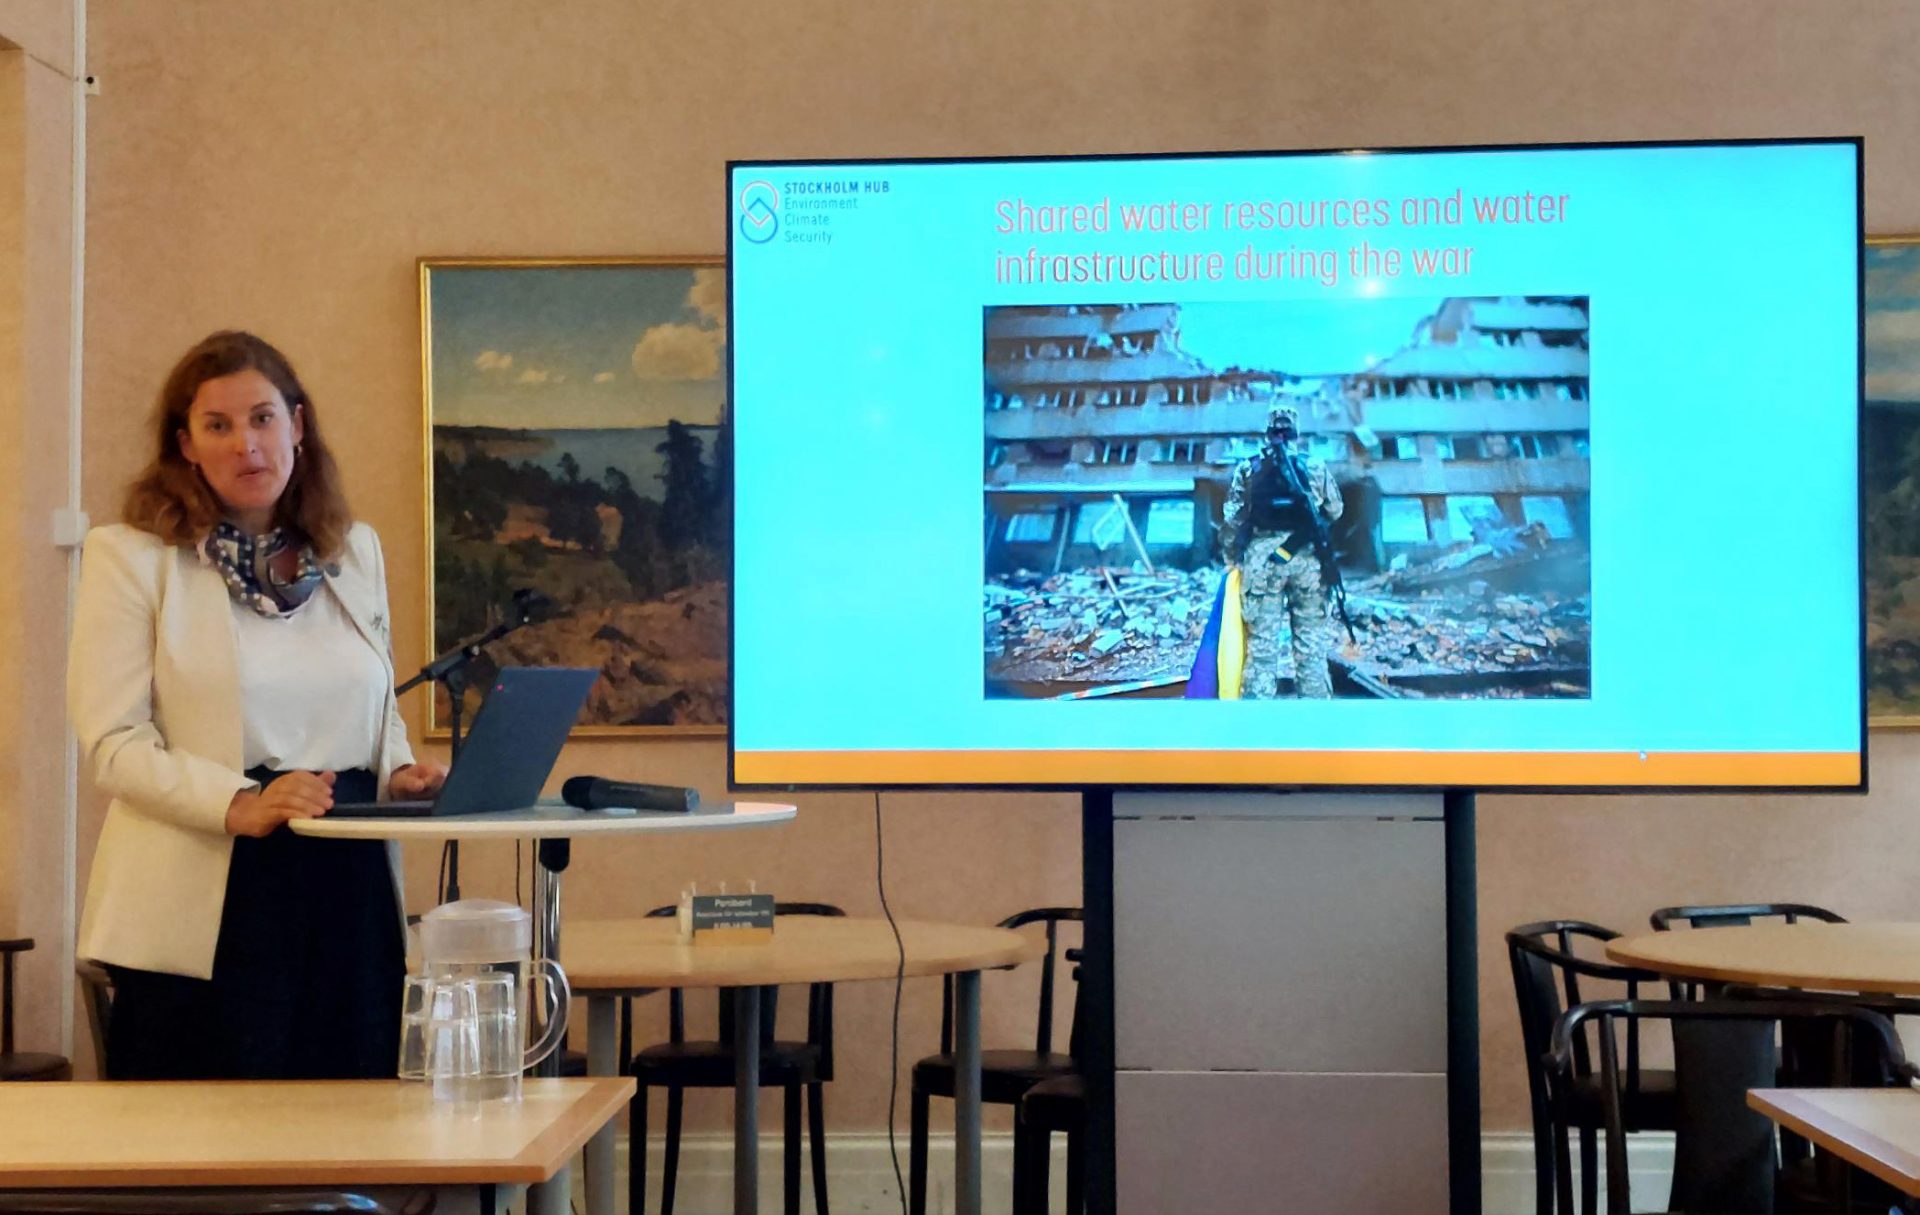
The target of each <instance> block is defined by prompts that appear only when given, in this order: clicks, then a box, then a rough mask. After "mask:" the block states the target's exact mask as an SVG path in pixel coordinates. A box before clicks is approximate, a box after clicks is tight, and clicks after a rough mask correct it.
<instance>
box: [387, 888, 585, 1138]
mask: <svg viewBox="0 0 1920 1215" xmlns="http://www.w3.org/2000/svg"><path fill="white" fill-rule="evenodd" d="M420 956H421V968H422V971H423V973H424V974H425V976H426V977H427V979H428V980H429V981H430V982H432V983H434V984H435V985H439V984H443V983H444V984H456V983H459V982H460V981H461V980H463V979H474V980H480V981H479V982H477V983H474V984H472V985H471V987H472V988H473V989H474V993H475V995H474V999H475V1000H476V1003H475V1005H474V1015H475V1020H476V1025H475V1030H476V1037H477V1039H478V1046H479V1055H480V1074H479V1075H478V1077H477V1078H476V1079H475V1081H474V1083H473V1084H472V1086H471V1088H470V1092H471V1095H472V1096H473V1097H474V1098H475V1099H478V1100H492V1099H497V1098H506V1099H509V1100H513V1099H517V1098H518V1097H519V1096H520V1077H521V1074H522V1073H523V1072H524V1071H525V1070H526V1069H527V1068H530V1067H532V1066H533V1065H534V1064H536V1063H538V1062H540V1061H541V1060H542V1059H545V1058H546V1057H547V1056H548V1055H550V1054H552V1053H553V1052H554V1051H555V1050H557V1049H558V1048H559V1046H560V1044H561V1043H562V1042H563V1041H565V1039H566V1033H567V1011H568V1005H569V1003H570V1002H571V996H572V992H571V990H570V989H569V987H568V985H567V975H566V972H565V971H563V970H562V969H560V964H559V963H558V962H556V961H554V960H553V959H552V958H541V959H540V960H539V961H538V962H535V961H534V960H533V919H532V917H531V916H529V915H528V914H527V913H526V911H525V910H524V909H522V908H521V907H519V906H517V905H515V904H513V903H503V902H499V901H498V900H494V899H462V900H461V901H459V902H457V903H447V904H444V905H442V906H439V907H436V908H434V909H433V910H432V911H429V912H428V913H427V914H426V915H425V916H423V917H421V920H420ZM535 986H538V987H539V989H540V997H539V1001H538V1003H537V1004H536V1003H535V1002H534V999H533V994H532V989H533V988H534V987H535ZM535 1008H538V1009H539V1015H538V1016H537V1017H535V1016H533V1015H532V1010H533V1009H535ZM535 1021H538V1022H539V1023H540V1024H541V1025H543V1026H544V1029H543V1031H542V1033H541V1035H540V1040H539V1041H538V1042H535V1043H534V1044H533V1045H532V1046H531V1047H529V1046H528V1045H527V1028H528V1026H529V1025H530V1024H532V1023H533V1022H535Z"/></svg>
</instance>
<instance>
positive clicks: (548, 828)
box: [287, 799, 795, 840]
mask: <svg viewBox="0 0 1920 1215" xmlns="http://www.w3.org/2000/svg"><path fill="white" fill-rule="evenodd" d="M794 814H795V810H794V808H793V807H792V806H788V805H782V804H780V803H777V802H710V803H707V804H704V805H702V806H701V807H700V809H698V810H696V811H693V812H692V813H690V814H689V813H681V812H678V811H669V810H581V809H578V808H576V807H573V806H569V805H566V804H565V803H563V802H557V801H548V800H545V799H542V800H541V801H539V802H537V803H535V804H534V805H532V806H529V807H527V808H526V809H525V810H502V811H499V812H498V813H494V814H445V815H426V816H424V817H414V818H328V817H326V816H324V815H322V816H321V817H319V818H299V819H293V820H292V821H290V822H288V823H287V826H288V827H290V828H292V829H293V831H294V833H295V834H297V835H312V836H318V837H320V838H322V839H335V840H454V839H458V840H476V839H522V840H525V839H535V840H557V839H571V838H573V837H574V836H576V835H600V834H613V833H620V832H630V831H728V830H738V829H741V828H745V827H770V826H773V825H774V824H776V823H786V822H791V821H792V820H793V817H794Z"/></svg>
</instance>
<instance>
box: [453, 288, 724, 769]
mask: <svg viewBox="0 0 1920 1215" xmlns="http://www.w3.org/2000/svg"><path fill="white" fill-rule="evenodd" d="M726 316H727V308H726V275H725V271H724V266H723V262H722V259H720V258H718V257H711V258H649V259H640V258H634V259H615V258H593V259H513V260H502V259H479V258H428V259H422V260H421V262H420V324H421V350H422V364H423V366H422V378H423V381H424V392H425V397H426V426H427V450H428V458H429V461H430V468H429V470H428V493H427V512H428V517H427V534H428V537H429V543H428V561H429V563H430V566H429V569H428V574H427V585H428V588H429V593H430V596H431V603H430V607H431V612H430V626H429V635H428V645H429V651H428V652H429V656H431V655H432V654H437V653H440V652H442V651H444V650H447V649H449V648H451V647H453V646H455V645H458V644H459V643H460V642H461V641H462V640H464V639H466V638H469V637H471V636H473V635H474V634H476V633H480V632H483V631H485V630H486V629H488V628H490V627H492V626H493V625H494V624H496V623H498V622H499V620H500V619H501V617H502V615H503V614H504V613H505V612H506V611H507V609H508V607H509V606H510V605H511V604H512V602H513V596H514V594H515V592H516V591H519V590H523V589H532V590H535V591H538V592H540V593H542V594H544V595H545V596H547V597H548V598H549V599H551V600H552V601H553V603H554V605H555V607H556V611H555V612H554V613H553V614H552V616H551V618H550V619H547V620H544V621H541V622H539V623H535V624H530V625H527V626H525V627H523V628H521V629H519V630H518V631H516V632H514V633H513V634H511V635H510V636H508V637H507V638H506V639H504V640H502V641H500V642H497V643H495V644H494V645H493V646H491V647H489V649H488V652H487V655H486V656H485V657H483V658H482V660H481V663H480V666H479V669H477V670H476V671H475V672H474V673H473V683H474V685H475V686H484V684H483V682H482V681H483V680H485V679H487V678H488V677H490V676H491V674H492V671H493V669H494V664H496V663H497V664H499V665H509V666H578V667H594V668H597V669H598V670H599V671H600V673H601V676H600V682H599V684H598V685H597V686H596V687H595V688H594V690H593V693H592V695H591V696H590V697H589V699H588V702H587V709H586V711H585V712H584V713H583V714H582V716H581V719H580V726H579V727H577V728H576V733H588V734H610V733H619V734H626V733H634V734H646V733H678V734H722V733H724V732H725V730H726V712H727V605H728V594H727V581H726V580H727V576H728V569H729V554H728V545H729V544H730V543H731V531H732V523H731V520H730V519H729V518H728V513H727V512H728V504H729V503H730V502H731V498H732V495H731V487H730V486H729V485H728V483H727V477H728V475H729V469H730V466H731V459H730V458H729V451H728V444H729V442H730V441H731V431H730V411H729V409H728V405H727V399H726V384H727V379H726V343H727V329H726ZM447 707H448V706H447V702H446V697H445V693H444V691H442V692H440V693H439V694H438V695H437V696H436V699H435V703H434V706H433V712H432V715H431V717H430V718H429V722H428V725H429V729H430V730H432V731H434V732H436V733H439V732H444V731H445V729H446V720H447Z"/></svg>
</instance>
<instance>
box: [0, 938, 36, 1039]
mask: <svg viewBox="0 0 1920 1215" xmlns="http://www.w3.org/2000/svg"><path fill="white" fill-rule="evenodd" d="M32 948H33V938H32V937H18V938H16V939H14V940H11V941H0V1055H11V1054H12V1053H13V958H14V955H15V954H21V953H25V952H27V951H28V950H29V949H32Z"/></svg>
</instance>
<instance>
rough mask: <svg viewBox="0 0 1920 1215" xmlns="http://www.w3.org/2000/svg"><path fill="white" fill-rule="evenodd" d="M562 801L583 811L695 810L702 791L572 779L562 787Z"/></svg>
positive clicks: (570, 777) (579, 777) (596, 779)
mask: <svg viewBox="0 0 1920 1215" xmlns="http://www.w3.org/2000/svg"><path fill="white" fill-rule="evenodd" d="M560 800H561V801H564V802H566V803H567V805H569V806H577V807H579V808H580V809H582V810H606V809H611V808H624V807H629V806H630V807H632V808H633V809H635V810H679V811H683V812H684V811H693V810H698V809H699V808H700V792H699V790H697V789H685V788H682V787H681V786H679V785H635V784H629V783H628V782H626V781H619V780H606V779H604V778H602V777H598V776H569V777H568V778H567V780H566V783H565V784H563V785H561V786H560Z"/></svg>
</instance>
